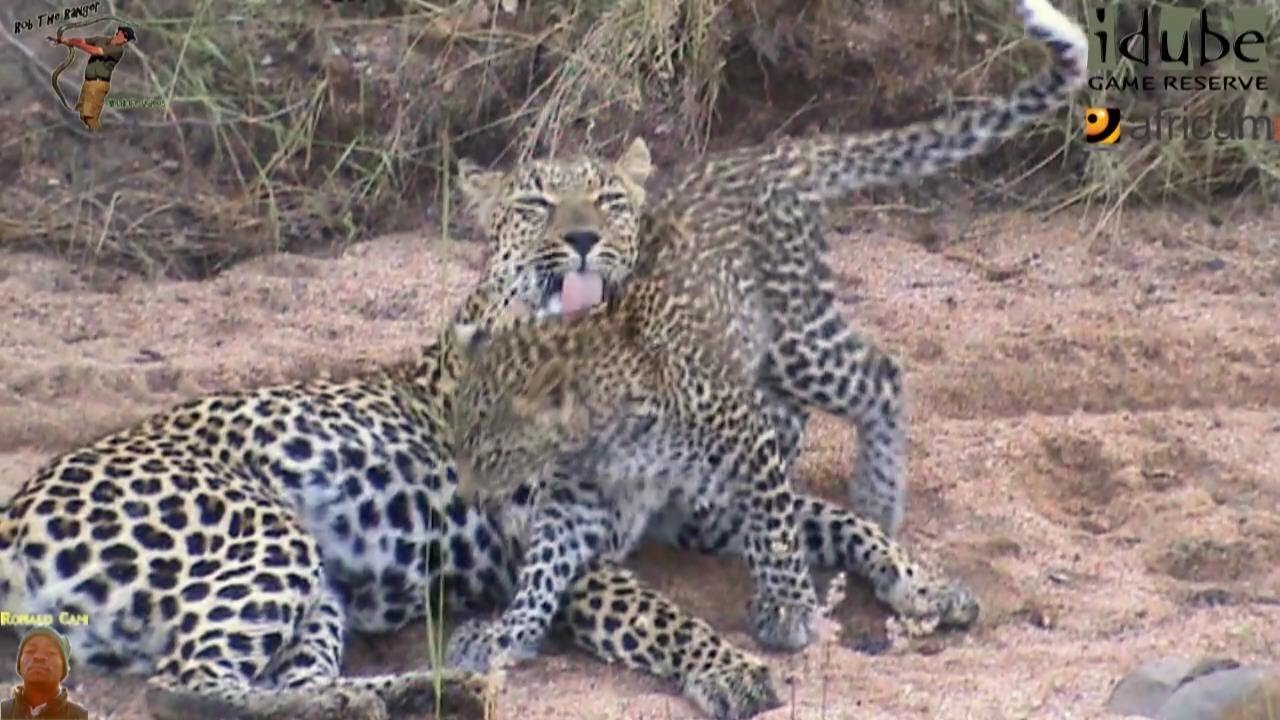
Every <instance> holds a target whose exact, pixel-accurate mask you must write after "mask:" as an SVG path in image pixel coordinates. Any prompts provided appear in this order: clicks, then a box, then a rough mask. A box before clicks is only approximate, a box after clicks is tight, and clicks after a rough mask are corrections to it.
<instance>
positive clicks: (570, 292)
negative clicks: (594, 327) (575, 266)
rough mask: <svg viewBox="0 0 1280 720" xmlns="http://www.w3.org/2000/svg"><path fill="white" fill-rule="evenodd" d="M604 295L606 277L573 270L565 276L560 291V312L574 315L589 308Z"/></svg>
mask: <svg viewBox="0 0 1280 720" xmlns="http://www.w3.org/2000/svg"><path fill="white" fill-rule="evenodd" d="M603 297H604V278H602V277H600V275H599V274H597V273H592V272H586V273H584V272H573V273H569V274H568V275H565V276H564V286H563V288H562V289H561V293H560V312H562V313H564V314H566V315H574V314H577V313H579V312H582V311H584V310H587V309H588V308H590V307H591V306H592V305H595V304H596V303H598V302H600V300H601V299H602V298H603Z"/></svg>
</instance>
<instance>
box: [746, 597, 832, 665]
mask: <svg viewBox="0 0 1280 720" xmlns="http://www.w3.org/2000/svg"><path fill="white" fill-rule="evenodd" d="M818 616H819V609H818V605H817V602H816V601H815V602H813V603H800V602H778V601H774V600H764V599H761V598H759V597H756V598H752V600H751V604H750V606H749V607H748V609H747V617H748V622H750V624H751V632H752V634H753V635H754V636H755V638H756V640H757V641H758V642H759V643H760V644H761V645H763V646H765V647H767V648H769V649H772V650H785V651H787V652H795V651H797V650H802V649H804V648H805V647H807V646H808V645H809V643H811V642H813V640H814V638H815V637H816V636H817V631H818V623H817V620H818Z"/></svg>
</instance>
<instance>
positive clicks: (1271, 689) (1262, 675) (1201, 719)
mask: <svg viewBox="0 0 1280 720" xmlns="http://www.w3.org/2000/svg"><path fill="white" fill-rule="evenodd" d="M1277 715H1280V667H1237V668H1232V669H1229V670H1219V671H1217V672H1211V673H1209V674H1206V675H1203V676H1201V677H1198V678H1196V679H1195V680H1192V681H1191V682H1188V683H1187V684H1185V685H1183V686H1182V687H1180V688H1178V689H1177V691H1176V692H1174V693H1173V695H1171V696H1170V697H1169V699H1168V700H1167V701H1165V703H1164V705H1163V706H1161V708H1160V711H1159V712H1158V713H1157V714H1156V716H1155V720H1275V718H1276V717H1277Z"/></svg>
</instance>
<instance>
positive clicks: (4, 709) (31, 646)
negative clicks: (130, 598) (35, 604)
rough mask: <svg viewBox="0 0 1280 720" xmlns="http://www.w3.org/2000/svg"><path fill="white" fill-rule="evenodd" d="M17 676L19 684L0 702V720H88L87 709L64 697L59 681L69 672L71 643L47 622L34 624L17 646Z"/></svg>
mask: <svg viewBox="0 0 1280 720" xmlns="http://www.w3.org/2000/svg"><path fill="white" fill-rule="evenodd" d="M17 671H18V677H20V678H22V684H21V685H18V686H16V687H15V688H13V692H12V693H11V694H10V696H9V697H8V698H7V699H5V700H4V701H3V702H0V720H10V718H13V719H14V720H19V719H20V718H42V719H43V720H88V718H89V711H88V710H85V709H84V708H83V707H82V706H80V705H78V704H76V703H75V702H72V700H71V699H70V698H68V697H67V689H66V688H64V687H62V681H63V680H66V679H67V674H68V673H70V672H71V644H70V643H68V642H67V638H66V636H64V635H63V634H62V633H60V632H58V631H57V630H54V629H53V628H51V627H49V626H48V625H37V626H35V627H33V628H31V629H30V630H28V631H27V634H26V635H23V636H22V642H21V643H19V645H18V661H17Z"/></svg>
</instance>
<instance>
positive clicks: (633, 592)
mask: <svg viewBox="0 0 1280 720" xmlns="http://www.w3.org/2000/svg"><path fill="white" fill-rule="evenodd" d="M557 621H558V624H562V625H563V626H565V627H566V628H567V629H568V630H569V632H570V633H571V634H572V637H573V639H574V642H575V643H577V644H578V645H579V646H580V647H582V648H584V649H586V650H589V651H591V652H592V653H594V654H595V655H597V656H598V657H600V658H603V659H605V660H607V661H620V662H622V663H623V664H624V665H625V666H627V667H629V668H633V669H636V670H642V671H644V672H647V673H650V674H653V675H656V676H658V677H661V678H664V679H669V680H675V681H676V682H678V683H679V685H680V689H681V691H682V692H683V693H684V695H685V697H687V698H689V700H690V701H692V702H693V703H694V704H695V705H697V706H698V707H699V708H700V709H701V710H702V711H703V712H705V713H707V714H708V715H710V716H711V717H714V718H717V720H736V719H738V718H752V717H755V716H756V715H758V714H760V713H762V712H765V711H767V710H771V709H773V708H776V707H779V706H781V704H782V701H781V699H780V698H779V697H778V692H777V687H776V685H775V683H774V679H773V676H772V674H771V673H770V671H769V666H768V665H766V664H765V663H764V662H763V661H762V660H761V659H760V658H757V657H755V656H754V655H752V654H750V653H748V652H746V651H744V650H742V649H740V648H738V647H736V646H734V645H733V644H732V643H730V642H729V641H727V640H725V639H724V638H722V637H721V636H720V635H719V634H718V633H716V631H715V630H713V629H712V628H711V626H710V625H708V624H707V623H706V622H705V621H704V620H702V619H701V618H697V617H694V616H692V615H689V614H688V613H686V612H685V611H683V610H681V609H680V607H679V606H677V605H676V604H675V603H673V602H672V601H671V600H669V599H668V598H666V597H664V596H663V595H661V594H660V593H658V592H656V591H654V590H652V589H650V588H646V587H644V586H643V585H641V584H640V581H639V580H637V579H636V577H635V575H633V574H632V573H631V572H629V571H627V570H624V569H622V568H619V567H616V566H612V565H600V566H598V567H596V568H593V569H592V570H590V571H588V572H587V573H586V574H584V575H582V576H581V577H579V578H578V580H577V581H575V582H574V584H573V586H572V587H571V588H570V590H569V595H568V597H567V598H566V600H565V603H564V605H563V607H562V609H561V613H560V615H559V616H558V618H557Z"/></svg>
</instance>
